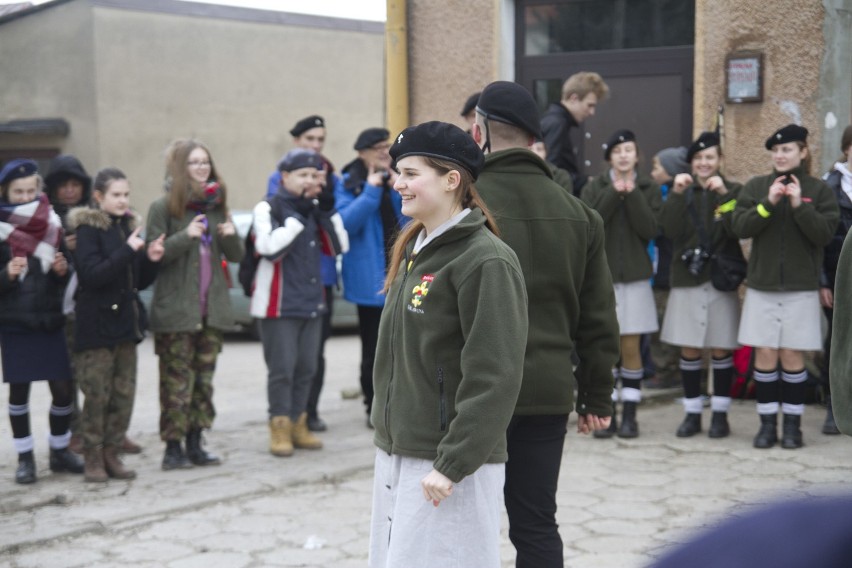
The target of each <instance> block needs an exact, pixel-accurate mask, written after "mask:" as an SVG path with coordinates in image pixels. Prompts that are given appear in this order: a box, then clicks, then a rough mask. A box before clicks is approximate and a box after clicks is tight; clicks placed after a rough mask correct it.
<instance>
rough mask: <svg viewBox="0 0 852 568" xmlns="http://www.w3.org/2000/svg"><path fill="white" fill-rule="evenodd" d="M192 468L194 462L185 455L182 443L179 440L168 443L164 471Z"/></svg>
mask: <svg viewBox="0 0 852 568" xmlns="http://www.w3.org/2000/svg"><path fill="white" fill-rule="evenodd" d="M190 467H192V462H190V461H189V458H187V457H186V454H184V453H183V448H181V447H180V442H179V441H177V440H169V441H168V442H166V453H165V455H163V469H164V470H170V469H187V468H190Z"/></svg>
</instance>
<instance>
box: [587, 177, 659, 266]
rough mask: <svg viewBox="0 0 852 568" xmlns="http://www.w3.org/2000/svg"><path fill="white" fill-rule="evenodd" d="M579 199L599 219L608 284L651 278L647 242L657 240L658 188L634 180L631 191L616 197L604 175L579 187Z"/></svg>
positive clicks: (642, 179)
mask: <svg viewBox="0 0 852 568" xmlns="http://www.w3.org/2000/svg"><path fill="white" fill-rule="evenodd" d="M582 198H583V201H585V202H586V203H587V204H588V205H589V207H592V208H593V209H595V210H596V211H597V212H598V213H600V215H601V218H603V222H604V227H605V228H606V257H607V259H608V260H609V268H610V270H611V271H612V281H613V282H635V281H636V280H646V279H649V278H651V276H653V275H654V266H653V265H652V264H651V257H650V256H648V242H649V241H650V240H651V239H653V238H654V237H656V236H657V216H658V215H659V213H660V208H661V207H662V204H663V196H662V193H661V192H660V186H658V185H657V184H655V183H654V182H653V181H652V180H651V179H650V178H647V177H643V176H638V177H637V178H636V188H635V189H634V190H633V191H631V192H630V193H619V192H617V191H615V187H614V186H613V184H612V178H610V176H609V171H607V172H605V173H603V174H601V175H599V176H598V177H596V178H595V179H593V180H592V181H590V182H589V183H587V184H586V185H585V186H583V194H582Z"/></svg>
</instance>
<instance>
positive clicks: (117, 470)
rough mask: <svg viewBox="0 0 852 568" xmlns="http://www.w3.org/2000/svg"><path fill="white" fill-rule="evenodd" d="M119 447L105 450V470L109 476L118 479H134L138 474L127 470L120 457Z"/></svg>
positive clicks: (110, 447)
mask: <svg viewBox="0 0 852 568" xmlns="http://www.w3.org/2000/svg"><path fill="white" fill-rule="evenodd" d="M118 449H119V448H118V446H106V447H105V448H104V469H105V470H106V472H107V475H109V476H110V477H114V478H116V479H133V478H134V477H136V472H135V471H133V470H132V469H127V468H125V467H124V464H123V463H121V459H119V457H118Z"/></svg>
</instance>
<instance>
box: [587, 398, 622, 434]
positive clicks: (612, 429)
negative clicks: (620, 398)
mask: <svg viewBox="0 0 852 568" xmlns="http://www.w3.org/2000/svg"><path fill="white" fill-rule="evenodd" d="M617 431H618V417H617V416H616V406H615V403H614V402H613V403H612V418H610V420H609V427H608V428H604V429H603V430H595V431H594V432H592V436H594V437H595V438H597V439H598V440H606V439H609V438H612V437H613V436H615V433H616V432H617Z"/></svg>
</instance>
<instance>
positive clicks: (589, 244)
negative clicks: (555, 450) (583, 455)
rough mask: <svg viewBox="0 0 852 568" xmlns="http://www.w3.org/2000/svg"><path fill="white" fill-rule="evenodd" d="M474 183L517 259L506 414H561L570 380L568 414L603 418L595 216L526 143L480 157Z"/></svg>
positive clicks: (605, 379) (605, 395)
mask: <svg viewBox="0 0 852 568" xmlns="http://www.w3.org/2000/svg"><path fill="white" fill-rule="evenodd" d="M476 188H477V190H478V191H479V194H480V195H481V196H482V198H483V200H484V201H485V203H486V205H488V208H489V209H490V210H491V213H492V214H493V215H494V216H495V218H496V219H497V224H498V226H499V228H500V233H501V238H502V239H503V240H504V241H505V242H506V244H508V245H509V246H510V247H512V250H514V251H515V254H517V255H518V260H519V261H520V263H521V270H522V271H523V273H524V280H525V282H526V286H527V294H528V295H529V298H530V306H529V339H528V340H527V350H526V357H525V359H524V383H523V386H522V387H521V394H520V396H519V397H518V404H517V407H516V408H515V414H516V415H544V414H568V413H570V412H571V411H572V410H573V409H574V387H575V379H576V387H577V404H576V406H577V412H578V413H580V414H583V415H586V414H595V415H598V416H610V415H611V414H612V400H611V395H612V371H611V369H612V366H613V365H615V363H616V361H617V360H618V357H619V335H618V321H617V320H616V317H615V295H614V293H613V289H612V277H611V276H610V272H609V268H608V267H607V262H606V253H605V252H604V232H603V222H602V221H601V218H600V216H599V215H598V214H597V213H596V212H595V211H594V210H592V209H590V208H589V207H588V206H586V205H585V204H584V203H583V202H581V201H580V200H579V199H577V198H576V197H574V196H572V195H569V194H568V192H566V191H565V190H564V189H563V188H562V187H560V186H559V185H557V184H556V183H554V181H553V179H552V178H551V173H550V168H549V167H548V165H547V164H546V163H545V162H544V161H543V160H542V159H541V158H539V157H538V156H536V155H535V154H533V153H532V152H531V151H530V150H527V149H522V148H512V149H508V150H500V151H498V152H493V153H491V154H489V155H488V156H486V158H485V168H484V170H483V171H482V173H481V174H480V176H479V179H478V180H477V182H476ZM575 348H576V350H577V355H578V356H579V359H580V363H579V365H578V366H577V368H576V370H575V369H574V368H573V363H572V359H571V352H572V351H573V350H574V349H575Z"/></svg>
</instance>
